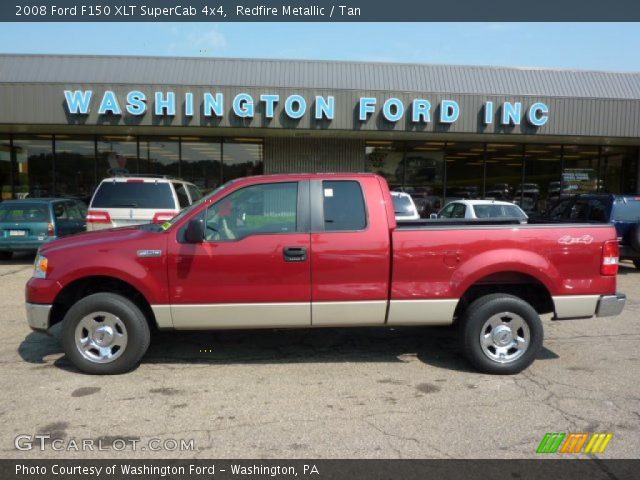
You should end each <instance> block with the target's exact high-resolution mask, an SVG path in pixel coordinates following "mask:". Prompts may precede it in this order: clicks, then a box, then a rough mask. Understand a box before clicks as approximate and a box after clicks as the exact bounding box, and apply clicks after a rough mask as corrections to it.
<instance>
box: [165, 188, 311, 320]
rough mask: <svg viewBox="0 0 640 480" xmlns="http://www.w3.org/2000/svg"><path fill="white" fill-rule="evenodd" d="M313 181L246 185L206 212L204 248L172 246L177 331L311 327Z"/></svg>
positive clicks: (179, 239)
mask: <svg viewBox="0 0 640 480" xmlns="http://www.w3.org/2000/svg"><path fill="white" fill-rule="evenodd" d="M309 218H310V214H309V182H308V181H284V182H282V181H281V182H273V183H256V184H252V185H247V186H240V187H239V188H237V189H236V190H234V191H232V192H230V193H229V194H228V195H227V196H225V197H224V198H222V199H220V200H219V201H217V202H216V203H214V204H212V205H210V206H209V207H208V208H207V209H206V210H205V211H203V212H202V217H201V219H202V221H203V222H204V226H205V235H204V239H203V241H202V242H200V243H186V242H184V241H183V238H184V237H181V235H182V236H183V235H184V230H185V227H183V228H181V229H180V231H178V232H177V234H176V237H175V240H174V241H170V242H169V243H170V244H169V247H168V248H169V255H168V269H169V274H168V276H169V295H170V302H171V316H172V319H173V325H174V327H175V328H177V329H219V328H261V327H264V328H273V327H301V326H310V325H311V267H310V258H309V251H310V233H309Z"/></svg>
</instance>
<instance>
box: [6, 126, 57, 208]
mask: <svg viewBox="0 0 640 480" xmlns="http://www.w3.org/2000/svg"><path fill="white" fill-rule="evenodd" d="M13 154H14V158H15V161H16V166H17V176H18V178H17V181H16V179H14V181H16V197H17V198H24V197H26V196H27V195H28V196H29V197H47V196H51V195H53V194H54V187H53V138H52V136H51V135H35V136H32V137H14V138H13Z"/></svg>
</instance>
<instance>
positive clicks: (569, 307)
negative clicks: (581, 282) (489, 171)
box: [551, 295, 600, 318]
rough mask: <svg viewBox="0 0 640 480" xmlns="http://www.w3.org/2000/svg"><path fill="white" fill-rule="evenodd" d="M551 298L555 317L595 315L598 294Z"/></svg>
mask: <svg viewBox="0 0 640 480" xmlns="http://www.w3.org/2000/svg"><path fill="white" fill-rule="evenodd" d="M551 298H552V299H553V305H554V310H555V313H556V317H555V318H586V317H592V316H593V315H595V313H596V307H597V306H598V300H599V299H600V295H562V296H558V297H551Z"/></svg>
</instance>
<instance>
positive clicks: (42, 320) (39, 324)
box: [26, 303, 52, 332]
mask: <svg viewBox="0 0 640 480" xmlns="http://www.w3.org/2000/svg"><path fill="white" fill-rule="evenodd" d="M51 307H52V305H42V304H39V303H27V304H26V309H27V323H28V324H29V326H30V327H31V329H32V330H37V331H39V332H46V331H47V330H48V329H49V326H50V322H51V319H50V314H51Z"/></svg>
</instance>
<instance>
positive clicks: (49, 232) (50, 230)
mask: <svg viewBox="0 0 640 480" xmlns="http://www.w3.org/2000/svg"><path fill="white" fill-rule="evenodd" d="M55 234H56V230H55V228H54V226H53V223H50V224H49V225H47V235H49V236H50V237H53V236H54V235H55Z"/></svg>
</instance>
